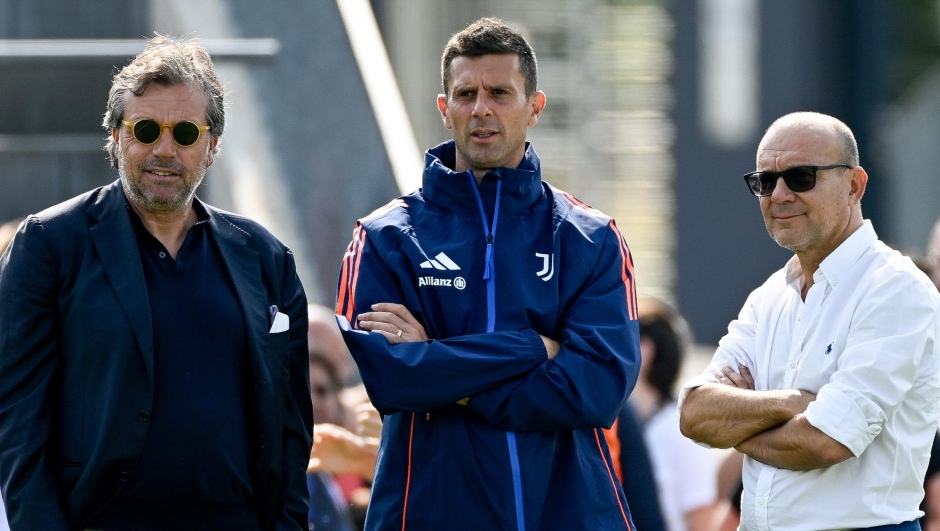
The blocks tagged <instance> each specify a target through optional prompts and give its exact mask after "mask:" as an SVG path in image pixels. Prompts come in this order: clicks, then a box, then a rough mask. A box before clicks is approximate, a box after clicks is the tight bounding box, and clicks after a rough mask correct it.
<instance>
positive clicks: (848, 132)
mask: <svg viewBox="0 0 940 531" xmlns="http://www.w3.org/2000/svg"><path fill="white" fill-rule="evenodd" d="M806 129H815V130H820V131H824V132H826V133H828V134H829V136H830V137H831V138H832V140H833V142H834V143H837V144H838V145H839V147H840V150H841V151H842V157H843V159H844V160H842V161H841V162H844V163H845V164H849V165H851V166H853V167H854V166H858V165H859V155H858V143H857V142H856V140H855V135H854V134H853V133H852V129H850V128H849V126H848V125H846V124H845V122H843V121H842V120H839V119H838V118H836V117H834V116H829V115H828V114H822V113H818V112H806V111H803V112H793V113H790V114H785V115H783V116H781V117H780V118H777V119H776V120H774V122H773V123H772V124H770V127H768V128H767V131H766V132H765V133H764V136H763V138H761V141H760V144H759V147H758V150H757V153H758V157H759V156H760V152H761V151H762V150H763V146H764V144H765V143H766V142H767V140H768V139H770V138H772V137H773V135H776V134H778V133H780V132H782V131H786V130H791V131H797V130H806Z"/></svg>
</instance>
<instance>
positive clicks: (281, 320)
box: [268, 312, 290, 334]
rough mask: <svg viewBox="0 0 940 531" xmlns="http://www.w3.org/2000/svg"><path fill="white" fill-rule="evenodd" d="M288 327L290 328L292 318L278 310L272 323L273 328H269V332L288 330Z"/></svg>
mask: <svg viewBox="0 0 940 531" xmlns="http://www.w3.org/2000/svg"><path fill="white" fill-rule="evenodd" d="M288 328H290V319H288V318H287V314H286V313H281V312H277V313H276V314H274V322H273V323H271V330H268V333H269V334H276V333H278V332H286V331H287V329H288Z"/></svg>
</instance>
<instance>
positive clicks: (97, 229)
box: [0, 181, 313, 530]
mask: <svg viewBox="0 0 940 531" xmlns="http://www.w3.org/2000/svg"><path fill="white" fill-rule="evenodd" d="M206 209H207V210H208V212H209V216H210V219H209V224H210V226H211V230H212V233H213V235H214V236H215V241H216V242H217V243H218V246H219V248H220V250H221V255H222V260H223V262H224V264H225V267H226V269H227V271H228V273H229V274H230V275H231V278H232V279H233V281H234V285H235V291H236V293H237V296H238V300H239V302H240V303H241V307H242V310H243V312H244V317H245V324H246V327H247V330H248V341H249V348H248V350H249V359H250V370H251V374H252V384H253V386H252V387H251V388H250V389H249V392H250V393H251V402H250V407H251V408H252V411H251V412H250V414H251V416H252V418H253V419H254V421H255V423H254V425H255V426H256V427H257V430H258V437H257V441H258V444H259V446H258V448H257V449H256V452H255V455H256V456H257V461H256V462H255V463H254V464H253V466H254V469H253V470H252V480H253V482H254V490H255V496H256V500H257V511H258V514H259V517H260V519H261V523H262V526H263V527H264V529H306V528H307V527H306V526H307V524H306V518H307V484H306V475H305V473H306V467H307V461H308V459H309V457H310V445H311V434H312V430H313V413H312V410H311V404H310V393H309V376H308V362H307V326H308V325H307V301H306V297H305V295H304V291H303V287H302V286H301V284H300V280H299V279H298V277H297V274H296V271H295V265H294V258H293V255H292V253H291V252H290V250H289V249H287V248H286V247H284V245H283V244H281V243H280V242H279V241H277V239H275V238H274V237H273V236H272V235H271V234H270V233H269V232H268V231H267V230H265V229H264V228H263V227H261V226H260V225H258V224H257V223H255V222H253V221H251V220H248V219H246V218H243V217H240V216H236V215H234V214H230V213H228V212H223V211H221V210H218V209H215V208H213V207H210V206H208V205H206ZM272 305H276V306H277V307H278V309H279V310H280V311H281V312H283V313H286V314H287V315H288V317H289V318H290V328H289V331H287V332H282V333H279V334H270V333H269V330H270V326H271V317H270V316H269V313H268V312H269V308H270V307H271V306H272ZM153 389H154V386H153V329H152V319H151V315H150V304H149V302H148V298H147V287H146V283H145V280H144V273H143V268H142V265H141V262H140V255H139V252H138V247H137V240H136V237H135V234H134V228H133V226H132V224H131V219H130V217H129V216H128V212H127V207H126V202H125V198H124V193H123V190H122V187H121V183H120V181H116V182H114V183H112V184H110V185H108V186H105V187H102V188H97V189H95V190H92V191H91V192H88V193H86V194H84V195H81V196H79V197H76V198H73V199H71V200H69V201H66V202H64V203H61V204H59V205H56V206H54V207H51V208H49V209H47V210H45V211H43V212H40V213H39V214H36V215H33V216H29V217H28V218H27V219H26V220H25V221H24V222H23V224H22V225H21V226H20V228H19V231H18V233H17V234H16V237H15V238H14V240H13V242H12V243H11V244H10V247H9V249H8V250H7V252H6V253H5V254H4V255H3V256H2V258H0V471H2V486H3V496H4V501H5V504H6V510H7V515H8V517H9V521H10V524H11V527H12V528H13V529H27V530H32V529H44V530H58V529H72V528H80V527H83V526H85V525H86V524H87V523H88V522H89V521H90V519H91V518H93V517H94V516H95V515H96V514H97V513H98V512H99V511H100V510H101V509H102V508H104V507H105V506H106V505H107V503H108V502H109V501H110V500H112V499H113V498H114V497H115V496H116V495H117V494H118V493H119V492H120V490H121V488H122V486H123V485H124V484H125V483H126V480H127V478H128V477H130V474H133V473H134V467H135V466H136V464H137V461H138V459H139V456H140V454H141V452H142V450H143V447H144V441H145V439H146V438H147V429H148V422H147V420H148V418H149V412H150V410H151V407H152V405H153Z"/></svg>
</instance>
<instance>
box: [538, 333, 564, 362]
mask: <svg viewBox="0 0 940 531" xmlns="http://www.w3.org/2000/svg"><path fill="white" fill-rule="evenodd" d="M539 337H541V338H542V343H545V352H546V353H547V354H548V359H550V360H553V359H555V356H557V355H558V351H559V350H561V344H560V343H559V342H557V341H555V340H554V339H552V338H549V337H545V336H543V335H539Z"/></svg>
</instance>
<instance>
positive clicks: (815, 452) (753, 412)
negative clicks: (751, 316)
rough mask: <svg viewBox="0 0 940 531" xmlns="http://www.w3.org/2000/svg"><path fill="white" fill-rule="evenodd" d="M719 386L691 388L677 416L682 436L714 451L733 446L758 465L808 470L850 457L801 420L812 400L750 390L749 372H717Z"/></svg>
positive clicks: (801, 395)
mask: <svg viewBox="0 0 940 531" xmlns="http://www.w3.org/2000/svg"><path fill="white" fill-rule="evenodd" d="M715 378H716V379H717V380H718V382H719V383H710V384H705V385H702V386H700V387H696V388H693V389H691V390H690V391H689V393H688V394H687V395H686V397H685V401H684V402H683V405H682V409H681V415H680V428H681V430H682V434H683V435H685V436H686V437H689V438H690V439H693V440H695V441H699V442H703V443H705V444H708V445H709V446H713V447H716V448H730V447H734V448H735V449H736V450H738V451H739V452H741V453H743V454H745V455H748V456H750V457H752V458H754V459H756V460H757V461H760V462H761V463H765V464H768V465H771V466H775V467H778V468H785V469H789V470H813V469H816V468H824V467H829V466H832V465H834V464H836V463H840V462H842V461H844V460H846V459H848V458H849V457H851V456H852V452H851V451H850V450H849V449H848V448H847V447H846V446H844V445H843V444H842V443H840V442H838V441H836V440H835V439H833V438H832V437H829V436H828V435H826V434H825V433H823V432H822V431H820V430H819V429H817V428H816V427H814V426H813V425H812V424H810V423H809V421H807V420H806V416H805V414H804V413H805V411H806V408H807V406H808V405H809V404H810V403H811V402H813V401H814V400H815V399H816V395H814V394H812V393H808V392H806V391H800V390H796V389H783V390H773V391H755V390H754V380H753V378H752V377H751V373H750V370H749V369H748V368H747V367H745V366H741V368H740V373H737V372H735V371H734V370H733V369H732V368H731V367H724V368H723V369H722V370H721V371H716V373H715Z"/></svg>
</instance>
